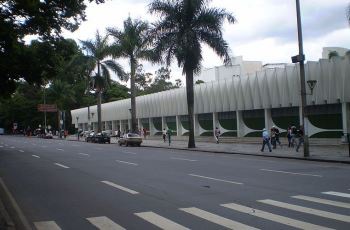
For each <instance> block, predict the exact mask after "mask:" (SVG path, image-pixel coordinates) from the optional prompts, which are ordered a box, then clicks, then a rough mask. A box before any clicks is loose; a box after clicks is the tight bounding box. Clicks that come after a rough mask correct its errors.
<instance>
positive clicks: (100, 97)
mask: <svg viewBox="0 0 350 230" xmlns="http://www.w3.org/2000/svg"><path fill="white" fill-rule="evenodd" d="M100 65H101V64H100V62H99V61H98V62H97V75H98V77H101V69H100V68H101V66H100ZM97 93H98V95H97V132H98V133H100V132H102V120H101V117H102V111H101V103H102V89H101V87H98V92H97Z"/></svg>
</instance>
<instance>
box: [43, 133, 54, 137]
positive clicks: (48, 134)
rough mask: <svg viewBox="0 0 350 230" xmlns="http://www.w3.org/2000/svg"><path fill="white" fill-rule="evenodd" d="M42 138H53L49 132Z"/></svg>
mask: <svg viewBox="0 0 350 230" xmlns="http://www.w3.org/2000/svg"><path fill="white" fill-rule="evenodd" d="M43 138H44V139H52V138H53V135H52V133H51V132H49V133H46V134H44V136H43Z"/></svg>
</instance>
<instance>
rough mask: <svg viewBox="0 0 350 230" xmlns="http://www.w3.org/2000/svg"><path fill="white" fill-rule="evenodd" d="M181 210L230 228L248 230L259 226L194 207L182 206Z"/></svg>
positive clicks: (254, 229) (253, 229)
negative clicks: (252, 225)
mask: <svg viewBox="0 0 350 230" xmlns="http://www.w3.org/2000/svg"><path fill="white" fill-rule="evenodd" d="M180 210H181V211H184V212H187V213H189V214H192V215H194V216H197V217H199V218H202V219H205V220H207V221H210V222H213V223H215V224H218V225H221V226H224V227H226V228H228V229H242V230H243V229H244V230H245V229H246V230H256V229H257V228H254V227H251V226H249V225H245V224H242V223H239V222H236V221H233V220H230V219H227V218H225V217H222V216H218V215H216V214H213V213H210V212H207V211H204V210H201V209H198V208H195V207H192V208H180Z"/></svg>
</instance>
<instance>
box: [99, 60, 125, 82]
mask: <svg viewBox="0 0 350 230" xmlns="http://www.w3.org/2000/svg"><path fill="white" fill-rule="evenodd" d="M103 66H106V67H107V68H108V69H110V70H112V71H113V72H114V73H116V74H117V76H118V78H119V79H120V80H121V81H127V80H126V79H127V77H126V74H125V72H124V69H123V67H122V66H121V65H120V64H118V63H116V62H115V61H114V60H106V61H103Z"/></svg>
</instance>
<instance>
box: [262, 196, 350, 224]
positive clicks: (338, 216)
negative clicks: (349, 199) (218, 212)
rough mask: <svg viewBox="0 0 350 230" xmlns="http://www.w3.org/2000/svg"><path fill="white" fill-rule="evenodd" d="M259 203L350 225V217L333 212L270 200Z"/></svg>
mask: <svg viewBox="0 0 350 230" xmlns="http://www.w3.org/2000/svg"><path fill="white" fill-rule="evenodd" d="M258 202H261V203H264V204H269V205H273V206H277V207H280V208H286V209H290V210H293V211H297V212H303V213H307V214H311V215H315V216H321V217H324V218H329V219H334V220H339V221H343V222H347V223H350V216H346V215H341V214H337V213H332V212H326V211H322V210H318V209H313V208H306V207H303V206H299V205H294V204H288V203H284V202H280V201H275V200H269V199H266V200H258Z"/></svg>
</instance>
